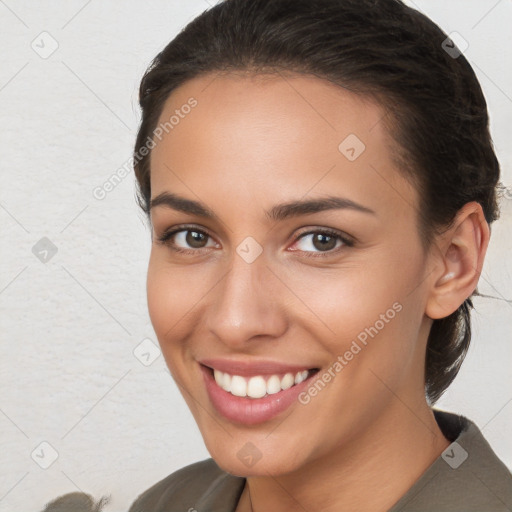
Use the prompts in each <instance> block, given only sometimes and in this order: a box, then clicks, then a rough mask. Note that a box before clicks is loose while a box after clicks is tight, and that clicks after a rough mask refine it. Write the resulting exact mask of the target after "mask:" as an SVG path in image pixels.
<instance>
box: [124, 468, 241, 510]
mask: <svg viewBox="0 0 512 512" xmlns="http://www.w3.org/2000/svg"><path fill="white" fill-rule="evenodd" d="M244 485H245V479H244V478H242V477H236V476H233V475H231V474H229V473H227V472H226V471H224V470H222V469H221V468H219V466H218V465H217V464H216V462H215V461H214V460H213V459H212V458H209V459H205V460H202V461H199V462H195V463H193V464H190V465H188V466H185V467H183V468H181V469H179V470H177V471H175V472H174V473H171V474H170V475H168V476H167V477H165V478H163V479H162V480H160V481H159V482H157V483H156V484H154V485H152V486H151V487H150V488H149V489H147V490H146V491H144V492H143V493H142V494H140V495H139V496H138V498H137V499H136V500H135V501H134V502H133V504H132V506H131V507H130V510H129V511H128V512H174V511H179V512H194V510H195V509H197V510H201V508H203V509H204V508H206V507H208V510H211V512H215V511H216V510H219V511H221V510H222V512H230V511H231V510H233V511H234V510H235V506H236V504H237V503H238V499H239V497H240V494H241V492H242V490H243V486H244ZM215 507H216V508H215ZM219 507H224V508H219ZM229 507H231V508H229Z"/></svg>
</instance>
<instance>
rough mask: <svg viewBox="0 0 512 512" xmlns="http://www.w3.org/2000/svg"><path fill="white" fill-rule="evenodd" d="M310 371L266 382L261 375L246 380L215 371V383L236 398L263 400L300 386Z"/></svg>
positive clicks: (274, 378) (270, 379)
mask: <svg viewBox="0 0 512 512" xmlns="http://www.w3.org/2000/svg"><path fill="white" fill-rule="evenodd" d="M308 374H309V372H308V370H303V371H301V372H297V373H296V374H295V375H293V374H292V373H287V374H285V375H284V376H283V377H282V378H281V377H279V375H272V376H271V377H269V378H268V380H267V381H265V378H264V377H263V376H261V375H257V376H255V377H251V378H250V379H248V380H246V378H244V377H241V376H240V375H229V374H228V373H224V372H221V371H219V370H215V369H214V370H213V376H214V378H215V382H216V383H217V384H218V385H219V386H220V387H221V388H222V389H223V390H224V391H228V392H229V393H231V394H233V395H235V396H242V397H243V396H248V397H249V398H262V397H264V396H265V395H266V394H269V395H273V394H274V393H279V391H281V390H285V389H289V388H291V387H292V386H294V385H295V384H300V383H301V382H302V381H304V380H306V379H307V377H308Z"/></svg>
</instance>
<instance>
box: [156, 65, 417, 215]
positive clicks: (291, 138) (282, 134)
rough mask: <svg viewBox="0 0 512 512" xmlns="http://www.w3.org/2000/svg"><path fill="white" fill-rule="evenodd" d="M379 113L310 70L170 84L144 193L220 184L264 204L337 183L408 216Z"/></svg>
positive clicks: (404, 188)
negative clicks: (148, 185) (306, 73)
mask: <svg viewBox="0 0 512 512" xmlns="http://www.w3.org/2000/svg"><path fill="white" fill-rule="evenodd" d="M189 105H194V106H193V107H192V108H189ZM384 117H385V110H384V108H383V107H382V106H380V105H378V104H376V103H375V102H373V101H371V100H370V99H369V98H367V97H363V96H359V95H355V94H354V93H351V92H349V91H347V90H345V89H343V88H341V87H339V86H337V85H335V84H332V83H330V82H327V81H325V80H321V79H319V78H316V77H311V76H304V75H290V74H289V75H282V74H274V75H246V74H241V75H237V74H234V73H230V74H224V75H217V74H209V75H204V76H201V77H198V78H195V79H193V80H189V81H187V82H185V83H184V84H183V85H182V86H180V87H179V88H177V89H176V90H175V91H173V93H172V94H171V95H170V97H169V98H168V99H167V101H166V103H165V106H164V109H163V111H162V114H161V116H160V119H159V125H161V126H165V123H166V122H167V130H165V131H164V133H163V136H162V137H161V140H156V146H155V147H154V149H153V150H152V156H151V188H152V197H155V196H156V195H158V194H159V193H161V192H163V191H170V190H172V191H175V192H178V193H180V192H182V193H183V194H182V195H188V196H189V197H190V196H191V194H190V193H191V192H193V193H194V194H196V195H201V194H204V192H208V194H209V196H213V195H215V194H216V192H219V193H220V191H221V190H222V192H224V194H223V195H224V197H225V196H226V195H228V196H229V197H230V198H232V200H233V201H236V200H238V201H240V202H241V203H244V202H245V203H244V204H250V203H247V201H250V202H252V203H254V202H255V203H256V204H258V205H259V206H261V207H265V206H266V205H269V201H270V198H272V203H273V202H277V201H279V200H288V199H290V198H293V199H297V198H299V197H302V196H304V195H306V194H307V195H308V196H314V195H322V194H325V193H332V192H333V190H336V191H340V192H344V195H345V196H348V197H350V199H353V200H355V201H358V202H361V203H362V204H368V203H371V204H372V205H373V206H372V207H373V208H374V209H378V208H379V207H380V208H388V209H389V207H390V206H392V207H393V208H394V209H395V210H397V211H395V213H398V210H400V211H401V213H403V211H406V212H407V213H408V214H409V215H410V213H411V212H410V210H411V205H413V206H414V204H415V201H416V199H415V197H414V196H415V191H414V190H413V188H412V187H411V186H410V185H409V183H408V182H407V181H406V180H405V179H404V178H403V177H402V175H401V174H400V173H399V172H398V171H397V168H396V164H395V163H394V161H393V158H392V153H393V147H394V144H393V143H392V142H391V137H390V134H389V133H388V132H387V128H386V126H387V125H386V123H384V122H383V120H384ZM169 120H171V121H172V122H171V123H169ZM404 195H405V198H406V199H405V200H404ZM399 197H402V199H401V200H399V201H397V199H398V198H399Z"/></svg>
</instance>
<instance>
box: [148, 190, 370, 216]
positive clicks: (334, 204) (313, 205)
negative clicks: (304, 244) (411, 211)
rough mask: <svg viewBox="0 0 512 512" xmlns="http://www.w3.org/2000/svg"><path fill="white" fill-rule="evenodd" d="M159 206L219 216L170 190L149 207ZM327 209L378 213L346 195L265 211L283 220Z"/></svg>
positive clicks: (196, 213)
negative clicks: (345, 196)
mask: <svg viewBox="0 0 512 512" xmlns="http://www.w3.org/2000/svg"><path fill="white" fill-rule="evenodd" d="M157 206H164V207H166V208H171V209H173V210H177V211H180V212H183V213H189V214H191V215H197V216H199V217H204V218H207V219H212V220H217V221H219V220H220V219H219V218H218V216H217V215H216V214H215V213H214V212H212V211H211V210H210V209H209V208H207V207H206V206H205V205H204V204H202V203H200V202H198V201H193V200H192V199H187V198H185V197H181V196H179V195H177V194H172V193H170V192H162V193H161V194H159V195H158V196H156V197H155V198H154V199H152V200H151V202H150V206H149V209H150V210H151V209H152V208H155V207H157ZM326 210H355V211H358V212H362V213H367V214H371V215H377V214H376V213H375V211H374V210H372V209H370V208H368V207H367V206H363V205H361V204H359V203H356V202H355V201H352V200H351V199H347V198H344V197H334V196H327V197H321V198H317V199H310V200H297V201H289V202H287V203H282V204H277V205H275V206H273V207H272V208H271V209H270V210H268V211H266V212H265V215H266V217H267V218H268V219H269V220H273V221H282V220H285V219H287V218H290V217H298V216H300V215H311V214H313V213H318V212H322V211H326Z"/></svg>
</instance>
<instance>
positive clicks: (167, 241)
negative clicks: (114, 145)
mask: <svg viewBox="0 0 512 512" xmlns="http://www.w3.org/2000/svg"><path fill="white" fill-rule="evenodd" d="M182 231H194V232H197V233H201V234H202V235H206V236H207V237H209V238H212V237H211V236H210V235H209V234H208V233H207V232H206V231H204V230H202V229H198V228H196V227H195V226H177V227H175V228H172V229H169V230H167V231H164V232H163V233H162V234H161V235H160V236H159V237H158V242H159V243H161V244H163V245H166V246H168V247H169V248H170V249H171V250H172V251H175V252H178V253H181V254H196V253H197V252H199V251H200V250H201V249H206V247H201V248H199V249H183V248H182V247H178V246H176V245H175V244H174V243H173V242H171V238H172V237H173V236H174V235H176V234H177V233H180V232H182ZM318 233H320V234H322V235H327V236H330V237H333V238H338V239H340V240H341V241H342V242H343V245H342V246H340V247H337V248H335V249H331V250H329V251H318V252H312V251H300V250H299V252H303V253H304V254H305V255H306V257H308V258H319V257H320V258H325V257H328V256H332V255H333V254H337V253H338V252H339V251H340V250H341V249H343V248H344V247H353V245H354V241H353V240H352V239H350V238H348V237H347V236H345V235H343V234H342V233H340V232H338V231H335V230H333V229H329V228H322V229H315V230H310V231H306V232H304V233H301V234H300V235H299V236H298V237H297V238H296V239H295V240H294V242H293V243H294V244H295V243H296V242H297V241H298V240H300V239H301V238H303V237H305V236H307V235H312V234H318Z"/></svg>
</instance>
